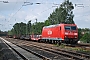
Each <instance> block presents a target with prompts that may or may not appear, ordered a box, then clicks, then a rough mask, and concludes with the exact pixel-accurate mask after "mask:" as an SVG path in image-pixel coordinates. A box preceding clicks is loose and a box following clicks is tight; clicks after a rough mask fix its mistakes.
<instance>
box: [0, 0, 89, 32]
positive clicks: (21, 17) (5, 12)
mask: <svg viewBox="0 0 90 60" xmlns="http://www.w3.org/2000/svg"><path fill="white" fill-rule="evenodd" d="M3 1H8V3H4V2H3ZM69 1H70V2H72V3H73V6H74V10H73V14H74V22H75V24H77V26H78V28H90V3H89V2H90V0H69ZM25 2H27V3H25ZM62 2H64V0H0V30H1V31H8V30H11V29H12V28H13V25H14V24H15V23H20V22H24V23H27V22H28V21H29V20H31V23H34V22H35V21H36V19H37V22H44V21H45V20H47V19H48V17H49V15H50V14H51V13H52V12H53V11H54V10H55V9H56V8H57V7H59V5H60V4H61V3H62ZM32 3H33V4H32ZM36 3H41V4H36ZM75 4H76V5H75Z"/></svg>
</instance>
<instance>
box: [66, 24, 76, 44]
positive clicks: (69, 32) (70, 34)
mask: <svg viewBox="0 0 90 60" xmlns="http://www.w3.org/2000/svg"><path fill="white" fill-rule="evenodd" d="M64 29H65V30H64V31H65V33H64V40H65V42H66V43H77V41H78V30H77V26H76V25H75V24H71V25H65V26H64Z"/></svg>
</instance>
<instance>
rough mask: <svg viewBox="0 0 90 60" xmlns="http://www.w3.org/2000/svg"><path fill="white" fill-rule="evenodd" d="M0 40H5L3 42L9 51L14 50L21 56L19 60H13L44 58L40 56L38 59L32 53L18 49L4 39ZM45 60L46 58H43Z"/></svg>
mask: <svg viewBox="0 0 90 60" xmlns="http://www.w3.org/2000/svg"><path fill="white" fill-rule="evenodd" d="M0 39H1V40H3V42H4V43H5V44H6V45H7V46H8V48H9V49H12V50H13V51H14V52H15V53H16V54H17V55H18V56H19V59H17V58H12V60H43V59H42V56H39V55H38V57H37V56H35V55H33V54H31V52H29V51H26V50H24V49H22V48H20V47H18V46H16V45H14V44H12V43H10V42H8V41H6V40H5V39H3V38H0ZM9 56H10V55H9ZM39 57H40V58H39ZM5 58H6V57H5ZM43 58H44V59H47V58H45V57H43ZM6 60H8V59H6Z"/></svg>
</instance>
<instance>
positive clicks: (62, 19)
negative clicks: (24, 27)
mask: <svg viewBox="0 0 90 60" xmlns="http://www.w3.org/2000/svg"><path fill="white" fill-rule="evenodd" d="M73 9H74V6H73V4H72V2H69V0H65V1H64V2H63V3H62V4H61V5H60V7H59V8H56V9H55V11H53V13H52V14H50V16H49V17H48V20H49V22H50V23H51V24H58V23H67V24H74V21H73V17H74V15H73V11H72V10H73Z"/></svg>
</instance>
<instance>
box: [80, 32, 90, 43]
mask: <svg viewBox="0 0 90 60" xmlns="http://www.w3.org/2000/svg"><path fill="white" fill-rule="evenodd" d="M80 40H81V41H83V42H84V43H90V33H85V34H84V35H83V37H82V38H81V39H80Z"/></svg>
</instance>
